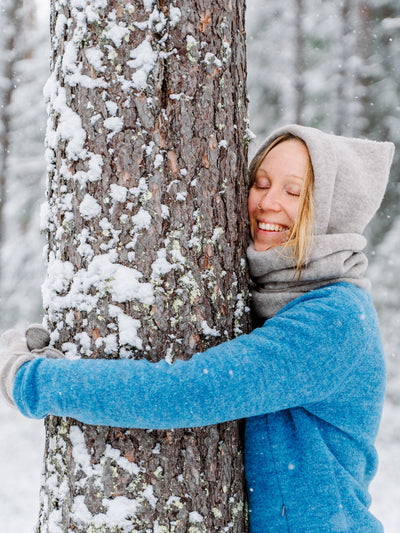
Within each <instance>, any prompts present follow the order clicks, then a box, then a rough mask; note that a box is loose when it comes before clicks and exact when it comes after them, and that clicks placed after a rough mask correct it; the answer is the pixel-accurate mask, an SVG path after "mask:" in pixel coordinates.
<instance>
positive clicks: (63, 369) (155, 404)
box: [13, 283, 385, 533]
mask: <svg viewBox="0 0 400 533" xmlns="http://www.w3.org/2000/svg"><path fill="white" fill-rule="evenodd" d="M384 388H385V363H384V355H383V350H382V344H381V340H380V334H379V327H378V321H377V317H376V313H375V310H374V307H373V304H372V302H371V299H370V297H369V295H368V294H367V293H366V292H365V291H364V290H362V289H359V288H357V287H355V286H354V285H352V284H350V283H337V284H333V285H330V286H327V287H323V288H321V289H317V290H315V291H310V292H309V293H307V294H305V295H303V296H301V297H300V298H297V299H295V300H293V301H292V302H290V303H289V304H288V305H287V306H286V307H284V308H283V309H282V310H281V311H280V312H278V313H277V314H276V315H275V317H273V318H271V319H270V320H268V321H267V322H266V323H265V324H264V325H263V327H260V328H257V329H255V330H254V331H253V332H252V333H250V334H249V335H242V336H240V337H238V338H236V339H234V340H232V341H229V342H226V343H223V344H221V345H219V346H216V347H214V348H211V349H209V350H207V351H206V352H204V353H202V354H196V355H194V356H193V357H192V359H191V360H190V361H176V362H175V363H174V364H173V365H168V364H167V363H166V362H165V361H161V362H159V363H155V364H154V363H149V362H147V361H143V360H142V361H132V360H117V361H114V360H74V361H69V360H53V359H50V360H46V359H42V358H41V359H36V360H33V361H31V362H29V363H26V364H25V365H23V366H22V367H21V368H20V370H19V371H18V372H17V375H16V379H15V383H14V391H13V394H14V400H15V403H16V405H17V406H18V408H19V409H20V410H21V412H22V413H23V414H25V415H26V416H29V417H32V418H42V417H44V416H46V415H47V414H54V415H58V416H69V417H73V418H75V419H77V420H80V421H82V422H84V423H87V424H99V425H110V426H119V427H138V428H159V429H163V428H178V427H194V426H204V425H208V424H215V423H218V422H222V421H227V420H234V419H239V418H246V419H247V420H246V430H245V469H246V478H247V486H248V496H249V509H250V529H251V532H252V533H266V532H274V533H279V532H291V533H317V532H318V533H323V532H352V533H356V532H357V533H361V532H362V533H375V532H381V531H383V528H382V526H381V524H380V523H379V521H378V520H377V519H376V518H375V517H373V516H372V515H371V514H370V513H369V511H368V507H369V504H370V497H369V495H368V485H369V483H370V481H371V479H372V477H373V476H374V474H375V471H376V468H377V456H376V452H375V448H374V442H375V438H376V434H377V431H378V426H379V420H380V416H381V409H382V405H383V399H384Z"/></svg>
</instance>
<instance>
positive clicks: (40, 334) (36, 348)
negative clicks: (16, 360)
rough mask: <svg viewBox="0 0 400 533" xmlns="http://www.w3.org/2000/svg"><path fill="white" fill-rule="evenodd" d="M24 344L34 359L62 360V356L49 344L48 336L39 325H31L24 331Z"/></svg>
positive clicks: (44, 329)
mask: <svg viewBox="0 0 400 533" xmlns="http://www.w3.org/2000/svg"><path fill="white" fill-rule="evenodd" d="M25 337H26V344H27V346H28V348H29V350H30V351H31V352H32V353H33V354H35V356H36V357H48V358H50V359H63V358H64V354H63V353H62V352H60V350H56V349H55V348H53V347H52V346H49V344H50V335H49V332H48V331H47V329H46V328H44V327H43V326H42V325H41V324H31V325H30V326H28V327H27V329H26V331H25Z"/></svg>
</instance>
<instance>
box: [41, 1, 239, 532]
mask: <svg viewBox="0 0 400 533" xmlns="http://www.w3.org/2000/svg"><path fill="white" fill-rule="evenodd" d="M243 9H244V8H243V3H242V2H229V3H227V4H226V5H225V4H215V3H214V2H211V0H209V1H201V2H198V1H195V2H193V1H192V2H188V1H185V0H181V1H179V2H178V1H176V2H169V3H165V2H163V1H158V2H154V1H153V0H147V1H144V2H142V1H135V2H133V1H132V2H123V3H121V2H119V1H117V0H109V1H107V2H106V1H104V0H92V1H91V2H87V1H85V0H80V1H73V2H69V1H67V0H53V2H52V6H51V39H52V74H51V76H50V79H49V82H48V84H47V86H46V94H47V98H48V101H49V112H50V120H49V127H48V132H47V159H48V162H49V170H50V175H49V185H48V203H47V208H46V210H45V214H46V220H47V228H48V238H49V249H48V273H47V279H46V282H45V285H44V304H45V308H46V312H47V322H48V326H49V329H50V330H51V331H52V339H53V341H54V343H55V344H56V346H58V347H62V348H63V349H64V350H65V351H66V352H67V356H69V357H77V356H78V357H89V358H94V357H108V358H118V357H124V358H142V357H146V358H147V359H148V360H150V361H153V362H154V361H156V360H159V359H160V358H166V359H167V360H168V361H170V362H173V360H174V359H176V358H187V357H189V356H190V355H191V354H193V353H195V352H197V351H202V350H204V349H206V348H207V347H208V346H211V345H212V344H215V343H217V342H218V343H219V342H222V341H224V340H227V339H229V338H231V337H232V336H234V335H236V334H238V333H240V332H241V331H245V330H246V323H247V313H245V301H246V287H247V282H246V273H245V268H244V261H243V256H244V247H245V244H246V242H245V241H246V233H247V225H246V219H247V216H246V210H245V204H246V196H247V191H246V185H245V174H246V157H245V156H246V149H245V142H244V141H245V135H246V133H245V131H246V92H245V81H246V74H245V72H246V71H245V45H244V13H243ZM132 386H134V384H132ZM46 426H47V437H46V457H45V475H44V484H43V488H42V505H41V513H40V520H39V526H38V531H40V532H41V533H44V532H51V533H59V532H66V531H82V532H83V531H85V532H89V531H91V532H111V531H113V532H122V531H130V532H133V531H141V532H144V531H152V532H153V531H165V532H167V531H171V532H172V531H174V532H176V533H179V532H182V533H183V532H188V531H191V532H203V531H204V532H206V531H207V532H209V531H214V530H217V531H222V530H226V531H232V532H235V531H236V532H242V531H243V530H244V529H245V517H244V511H243V501H244V496H243V468H242V452H241V444H240V439H239V429H238V425H237V424H236V423H229V424H223V425H219V426H212V427H208V428H199V429H193V430H189V429H188V430H175V431H163V432H161V431H143V430H133V429H118V428H104V427H90V426H85V425H83V424H80V423H78V422H76V421H74V420H70V419H68V420H65V419H58V418H54V417H49V418H48V420H47V424H46Z"/></svg>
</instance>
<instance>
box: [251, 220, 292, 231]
mask: <svg viewBox="0 0 400 533" xmlns="http://www.w3.org/2000/svg"><path fill="white" fill-rule="evenodd" d="M258 227H259V228H260V229H263V230H265V231H285V230H286V226H280V225H279V224H268V223H265V222H259V223H258Z"/></svg>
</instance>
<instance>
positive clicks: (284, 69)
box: [0, 0, 400, 533]
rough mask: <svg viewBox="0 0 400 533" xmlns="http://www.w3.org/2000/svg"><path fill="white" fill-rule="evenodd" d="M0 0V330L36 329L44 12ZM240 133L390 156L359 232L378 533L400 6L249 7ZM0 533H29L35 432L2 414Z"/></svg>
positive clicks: (392, 391)
mask: <svg viewBox="0 0 400 533" xmlns="http://www.w3.org/2000/svg"><path fill="white" fill-rule="evenodd" d="M43 4H44V2H40V0H38V1H37V3H36V2H35V0H0V50H1V53H0V197H1V202H0V300H1V309H2V313H1V315H0V331H4V330H5V329H6V328H8V327H11V326H14V325H16V324H19V325H20V326H21V327H24V326H25V325H26V324H27V323H29V322H32V321H35V322H37V321H38V320H40V318H41V313H42V311H41V309H42V303H41V293H40V285H41V281H42V279H43V277H44V262H43V259H42V248H43V245H44V241H43V237H42V236H41V234H40V216H39V213H40V206H41V204H42V202H43V201H44V194H45V182H46V176H45V175H46V162H45V150H44V135H45V129H46V108H45V102H44V98H43V95H42V89H43V85H44V83H45V81H46V79H47V77H48V74H49V37H48V32H49V24H48V12H47V9H48V7H46V6H45V7H44V6H43ZM247 42H248V47H247V52H248V92H249V101H250V104H249V115H250V128H251V130H252V131H253V132H254V133H255V134H256V135H257V138H256V140H255V142H254V143H253V146H252V147H251V153H252V151H254V149H255V147H256V146H257V145H258V143H259V142H261V140H262V138H263V136H265V135H266V133H268V132H269V131H271V130H272V129H274V128H275V127H277V126H279V125H282V124H284V123H288V122H300V123H303V124H305V125H309V126H316V127H319V128H321V129H324V130H326V131H331V132H334V133H336V134H342V135H349V136H361V137H363V136H365V137H369V138H371V139H376V140H391V141H393V142H395V143H396V145H397V155H396V157H395V162H394V165H393V169H392V174H391V183H390V186H389V188H388V191H387V194H386V197H385V200H384V203H383V206H382V208H381V211H380V213H379V214H378V215H377V216H376V217H375V219H374V221H373V223H372V224H371V226H370V228H369V229H368V237H369V242H370V244H369V249H368V255H369V260H370V269H369V277H370V278H371V279H372V282H373V298H374V301H375V304H376V306H377V308H378V313H379V316H380V320H381V326H382V332H383V336H384V344H385V348H386V353H387V361H388V376H389V381H388V391H387V401H386V406H385V412H384V419H383V423H382V429H381V433H380V436H379V441H378V447H379V452H380V469H379V473H378V476H377V479H376V481H375V482H374V484H373V486H372V490H371V492H372V494H373V499H374V503H373V508H374V511H375V513H376V514H377V516H378V517H379V518H380V520H381V521H382V522H383V523H384V525H385V531H386V532H387V533H394V532H397V531H398V528H399V524H400V506H399V505H398V504H399V502H400V486H399V482H398V480H399V479H400V454H399V451H398V449H399V443H400V421H399V419H400V417H399V409H400V355H399V354H400V333H399V331H400V327H399V326H400V310H399V304H398V302H399V300H400V284H399V279H400V277H399V271H400V252H399V249H400V246H399V244H400V237H399V235H400V207H399V196H400V185H399V170H400V101H399V92H400V89H399V82H400V79H399V78H400V4H399V3H398V2H395V1H394V0H392V1H388V0H341V1H340V2H337V1H335V0H289V1H288V2H282V1H281V0H247ZM0 423H1V427H2V438H1V440H0V472H1V474H2V482H1V484H0V516H1V517H2V531H4V532H5V533H15V532H17V531H18V532H19V533H25V532H29V531H33V528H34V524H35V520H36V516H37V510H38V491H39V485H40V482H39V475H40V467H41V455H42V446H43V434H42V424H41V423H38V422H32V421H28V420H26V419H23V418H22V416H20V415H19V414H18V413H15V412H13V411H12V410H11V409H8V408H7V407H4V406H3V405H1V406H0Z"/></svg>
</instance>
